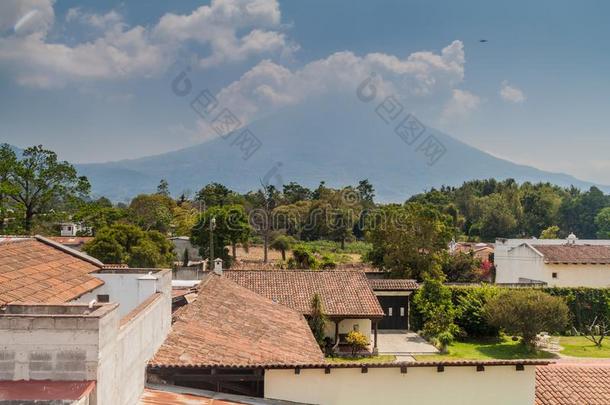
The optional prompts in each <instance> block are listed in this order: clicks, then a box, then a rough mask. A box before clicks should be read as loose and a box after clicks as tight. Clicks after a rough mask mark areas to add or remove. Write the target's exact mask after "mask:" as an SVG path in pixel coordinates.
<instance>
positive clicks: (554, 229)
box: [540, 225, 559, 239]
mask: <svg viewBox="0 0 610 405" xmlns="http://www.w3.org/2000/svg"><path fill="white" fill-rule="evenodd" d="M558 238H559V227H558V226H557V225H551V226H549V227H548V228H546V229H545V230H543V231H542V232H541V233H540V239H558Z"/></svg>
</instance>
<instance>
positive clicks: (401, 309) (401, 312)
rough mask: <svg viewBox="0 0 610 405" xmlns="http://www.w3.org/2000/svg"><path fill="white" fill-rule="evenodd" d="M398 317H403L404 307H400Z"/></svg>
mask: <svg viewBox="0 0 610 405" xmlns="http://www.w3.org/2000/svg"><path fill="white" fill-rule="evenodd" d="M400 316H405V307H400Z"/></svg>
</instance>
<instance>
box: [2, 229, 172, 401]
mask: <svg viewBox="0 0 610 405" xmlns="http://www.w3.org/2000/svg"><path fill="white" fill-rule="evenodd" d="M0 287H1V288H0V402H2V403H4V400H7V401H9V402H10V403H15V404H17V403H19V404H22V403H34V402H33V401H35V400H48V401H49V402H44V403H61V404H64V403H65V404H68V403H71V404H78V405H84V404H96V405H105V404H108V405H135V404H136V403H138V400H139V398H140V396H141V394H142V392H143V390H144V384H145V375H144V369H145V367H146V364H147V362H148V360H149V359H150V358H151V357H152V356H153V354H154V353H155V352H156V350H157V349H158V348H159V347H160V346H161V344H162V343H163V341H164V340H165V337H166V336H167V334H168V332H169V330H170V327H171V271H170V270H161V269H129V268H121V269H107V268H104V266H103V265H102V263H100V262H99V261H98V260H96V259H94V258H92V257H89V256H87V255H85V254H83V253H80V252H77V251H75V250H73V249H70V248H67V247H65V246H63V245H61V244H58V243H56V242H53V241H51V240H49V239H46V238H42V237H34V238H9V239H0ZM11 401H13V402H11ZM30 401H31V402H30ZM36 403H38V402H36ZM40 403H42V402H40Z"/></svg>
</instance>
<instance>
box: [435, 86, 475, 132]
mask: <svg viewBox="0 0 610 405" xmlns="http://www.w3.org/2000/svg"><path fill="white" fill-rule="evenodd" d="M480 104H481V98H480V97H479V96H477V95H476V94H473V93H470V92H468V91H465V90H460V89H453V91H452V96H451V99H450V100H449V101H448V102H447V104H446V105H445V107H444V109H443V112H442V114H441V122H442V123H444V124H448V123H451V122H453V121H455V120H459V119H463V118H466V117H467V116H468V115H470V114H471V113H472V112H473V111H475V110H476V109H477V108H479V105H480Z"/></svg>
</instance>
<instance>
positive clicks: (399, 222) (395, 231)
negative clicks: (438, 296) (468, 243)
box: [366, 203, 453, 280]
mask: <svg viewBox="0 0 610 405" xmlns="http://www.w3.org/2000/svg"><path fill="white" fill-rule="evenodd" d="M450 222H451V219H450V218H449V217H448V216H446V215H444V214H441V213H440V212H439V211H438V210H437V209H436V208H434V207H432V206H429V205H423V204H419V203H408V204H406V205H404V206H398V205H388V206H385V207H382V208H381V209H380V210H378V211H376V212H375V213H374V214H372V215H370V216H369V219H368V221H367V227H366V235H367V240H368V241H369V242H370V243H371V244H372V249H371V251H370V252H369V254H368V255H367V257H366V259H367V260H368V261H370V262H371V263H372V264H373V265H375V266H377V267H379V268H382V269H385V270H388V271H390V272H391V273H392V275H393V276H396V277H407V278H416V279H419V280H422V279H423V278H424V276H425V275H432V274H436V275H437V276H438V275H440V274H441V272H440V266H439V264H440V260H439V258H440V255H441V252H444V251H445V250H446V249H447V244H448V243H449V241H450V240H451V237H452V233H453V229H452V228H451V226H450Z"/></svg>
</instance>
